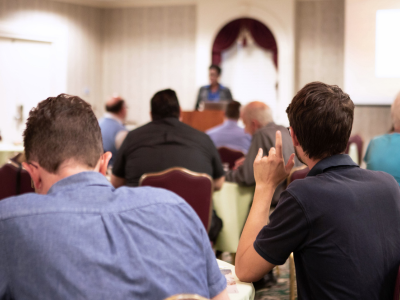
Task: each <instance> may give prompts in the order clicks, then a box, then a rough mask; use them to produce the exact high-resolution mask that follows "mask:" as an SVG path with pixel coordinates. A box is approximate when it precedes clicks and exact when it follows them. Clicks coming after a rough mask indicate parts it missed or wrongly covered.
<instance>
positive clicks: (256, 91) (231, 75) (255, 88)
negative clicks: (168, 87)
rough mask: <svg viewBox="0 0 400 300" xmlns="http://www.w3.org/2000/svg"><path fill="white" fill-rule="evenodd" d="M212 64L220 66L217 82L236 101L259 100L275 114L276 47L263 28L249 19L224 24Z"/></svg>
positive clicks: (213, 50)
mask: <svg viewBox="0 0 400 300" xmlns="http://www.w3.org/2000/svg"><path fill="white" fill-rule="evenodd" d="M212 63H213V64H217V65H219V66H221V67H222V69H223V72H222V76H221V82H222V84H225V85H227V86H228V87H229V88H230V89H231V91H232V94H233V97H234V98H235V99H236V100H238V101H239V102H241V103H242V104H246V103H248V102H250V101H253V100H260V101H263V102H265V103H266V104H268V105H269V106H270V107H271V109H272V110H273V111H275V108H276V103H277V89H276V87H277V78H278V77H277V70H278V47H277V42H276V40H275V37H274V35H273V34H272V32H271V31H270V30H269V28H268V27H267V26H266V25H264V24H263V23H262V22H260V21H258V20H255V19H251V18H240V19H236V20H233V21H231V22H229V23H228V24H226V25H225V26H224V27H223V28H222V29H221V30H220V31H219V32H218V34H217V36H216V38H215V40H214V43H213V47H212Z"/></svg>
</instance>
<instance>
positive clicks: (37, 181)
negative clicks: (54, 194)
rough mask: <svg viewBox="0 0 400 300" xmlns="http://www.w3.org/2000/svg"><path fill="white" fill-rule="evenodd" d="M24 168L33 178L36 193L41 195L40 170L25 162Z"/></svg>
mask: <svg viewBox="0 0 400 300" xmlns="http://www.w3.org/2000/svg"><path fill="white" fill-rule="evenodd" d="M22 166H23V167H24V169H25V170H26V171H27V172H28V173H29V175H30V176H31V180H32V183H33V185H34V188H35V191H36V192H37V193H40V189H41V188H42V178H41V176H40V172H39V168H38V167H36V166H34V165H32V164H28V163H26V162H23V163H22Z"/></svg>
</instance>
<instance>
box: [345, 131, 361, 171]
mask: <svg viewBox="0 0 400 300" xmlns="http://www.w3.org/2000/svg"><path fill="white" fill-rule="evenodd" d="M353 143H354V144H356V146H357V153H358V162H356V163H358V164H361V162H362V153H363V145H364V141H363V139H362V137H361V136H360V135H358V134H355V135H352V136H351V137H350V138H349V141H348V142H347V147H346V151H345V153H346V154H349V151H350V144H353Z"/></svg>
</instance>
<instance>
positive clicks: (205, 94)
mask: <svg viewBox="0 0 400 300" xmlns="http://www.w3.org/2000/svg"><path fill="white" fill-rule="evenodd" d="M208 70H209V72H208V76H209V78H210V85H206V86H203V87H201V88H200V90H199V94H198V96H197V102H196V108H195V109H196V110H199V107H200V105H201V103H202V102H205V101H211V102H219V101H232V94H231V91H230V90H229V88H227V87H225V86H222V85H221V84H220V83H219V82H218V81H219V77H220V75H221V68H220V67H219V66H217V65H211V66H210V67H209V68H208Z"/></svg>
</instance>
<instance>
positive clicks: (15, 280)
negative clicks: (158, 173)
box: [0, 172, 226, 299]
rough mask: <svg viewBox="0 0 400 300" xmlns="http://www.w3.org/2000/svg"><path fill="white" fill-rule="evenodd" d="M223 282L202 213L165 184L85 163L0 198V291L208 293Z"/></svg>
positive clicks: (16, 294)
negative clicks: (118, 184)
mask: <svg viewBox="0 0 400 300" xmlns="http://www.w3.org/2000/svg"><path fill="white" fill-rule="evenodd" d="M199 233H200V234H199ZM225 286H226V282H225V279H224V278H223V276H222V275H221V273H220V271H219V269H218V266H217V264H216V261H215V257H214V255H213V252H212V250H211V247H210V246H209V241H208V236H207V233H206V232H205V230H204V228H203V225H202V223H201V221H200V220H199V219H198V217H197V215H196V213H195V212H194V211H193V210H192V209H191V208H190V206H189V205H188V204H187V203H186V202H185V201H183V200H182V199H181V198H179V197H178V196H176V195H175V194H173V193H170V192H168V191H165V190H162V189H154V188H148V187H146V188H136V189H132V188H120V189H117V190H115V189H114V188H113V187H112V186H111V185H110V184H109V183H108V182H107V180H106V179H105V178H104V176H102V175H101V174H99V173H95V172H84V173H79V174H76V175H73V176H70V177H67V178H65V179H63V180H61V181H59V182H57V183H56V184H55V185H53V187H52V188H51V189H50V191H49V193H48V194H47V195H44V196H40V195H35V194H27V195H23V196H20V197H17V198H10V199H7V200H4V201H2V203H0V298H1V297H2V296H3V295H4V294H8V295H11V296H12V298H15V299H164V298H166V297H168V296H170V295H173V294H177V293H197V294H200V295H202V296H204V297H207V298H208V297H214V296H216V295H217V294H219V293H220V292H221V291H222V290H223V289H224V288H225Z"/></svg>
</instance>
